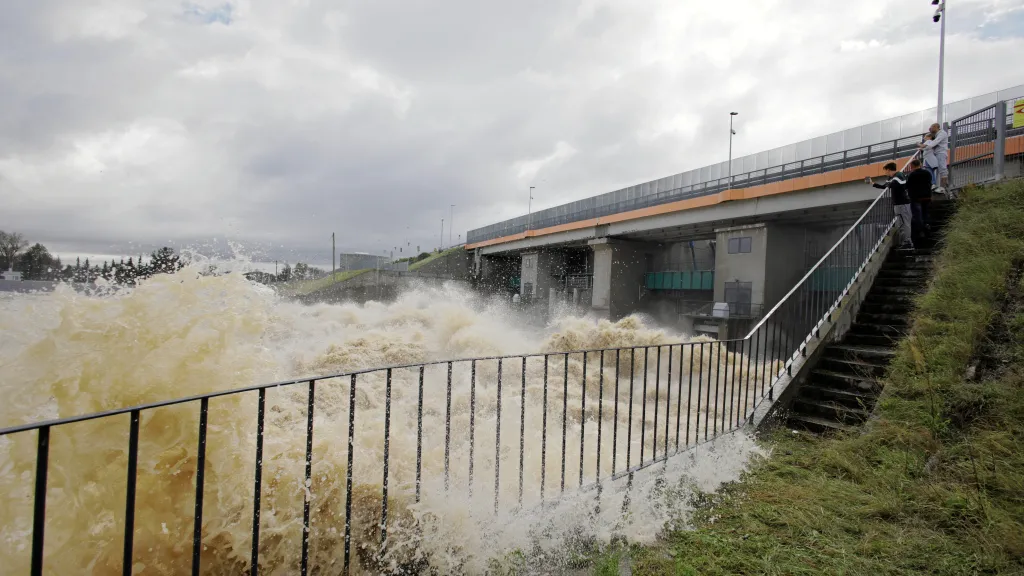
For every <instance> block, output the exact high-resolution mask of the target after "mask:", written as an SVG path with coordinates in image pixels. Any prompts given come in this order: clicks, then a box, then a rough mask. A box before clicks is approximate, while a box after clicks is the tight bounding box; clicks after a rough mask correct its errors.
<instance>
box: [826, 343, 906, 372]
mask: <svg viewBox="0 0 1024 576" xmlns="http://www.w3.org/2000/svg"><path fill="white" fill-rule="evenodd" d="M825 353H826V354H829V353H831V354H833V355H835V356H841V357H844V358H852V359H858V360H861V361H864V362H871V363H873V364H879V365H882V366H885V365H888V363H889V360H891V359H892V357H893V356H895V355H896V351H895V350H893V349H892V348H889V347H885V346H865V345H863V344H860V345H858V344H847V343H845V342H843V343H842V344H838V345H832V346H829V347H828V349H827V350H826V351H825Z"/></svg>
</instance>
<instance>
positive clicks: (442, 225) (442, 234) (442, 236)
mask: <svg viewBox="0 0 1024 576" xmlns="http://www.w3.org/2000/svg"><path fill="white" fill-rule="evenodd" d="M443 250H444V218H441V247H440V248H438V250H437V251H438V252H441V251H443Z"/></svg>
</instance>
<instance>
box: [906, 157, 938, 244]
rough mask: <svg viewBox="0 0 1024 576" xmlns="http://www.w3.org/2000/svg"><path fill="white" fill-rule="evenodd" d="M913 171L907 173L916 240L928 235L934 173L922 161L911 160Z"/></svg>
mask: <svg viewBox="0 0 1024 576" xmlns="http://www.w3.org/2000/svg"><path fill="white" fill-rule="evenodd" d="M910 168H911V172H910V174H908V175H907V195H909V196H910V212H911V214H912V218H911V220H912V225H911V227H912V228H913V230H914V238H915V240H923V239H924V238H926V237H927V236H928V207H929V206H930V205H931V202H932V175H931V173H930V172H929V171H928V169H927V168H925V167H924V166H922V164H921V161H920V160H918V159H917V158H914V159H913V160H911V161H910Z"/></svg>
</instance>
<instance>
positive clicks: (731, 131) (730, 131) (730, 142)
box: [729, 112, 739, 186]
mask: <svg viewBox="0 0 1024 576" xmlns="http://www.w3.org/2000/svg"><path fill="white" fill-rule="evenodd" d="M738 115H739V112H729V186H732V137H733V136H735V135H736V131H735V130H733V129H732V119H733V118H734V117H736V116H738Z"/></svg>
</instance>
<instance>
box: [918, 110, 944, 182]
mask: <svg viewBox="0 0 1024 576" xmlns="http://www.w3.org/2000/svg"><path fill="white" fill-rule="evenodd" d="M928 133H929V134H931V135H932V138H931V140H925V141H924V142H923V143H921V145H920V146H918V148H920V149H922V150H925V151H926V152H933V153H934V154H935V159H936V160H938V162H939V187H938V188H937V189H936V190H935V191H936V192H940V193H945V191H946V186H947V185H948V183H949V135H948V134H946V131H945V130H943V129H942V126H940V125H939V123H938V122H936V123H935V124H932V125H931V127H930V128H928Z"/></svg>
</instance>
